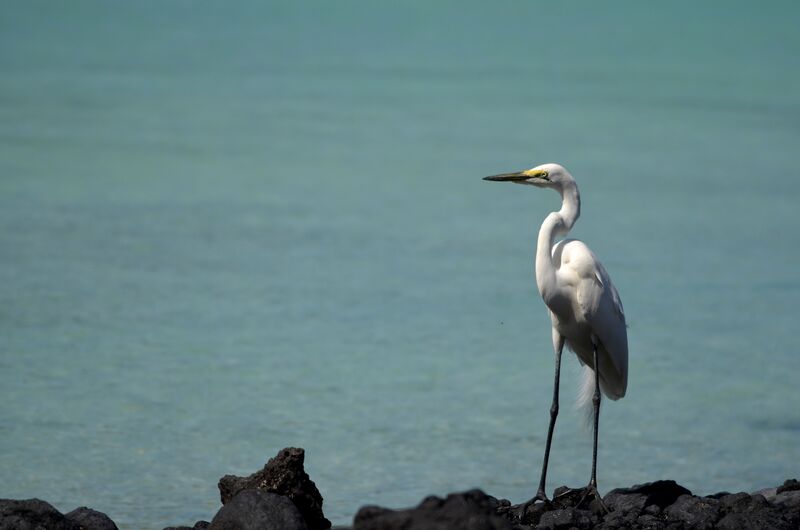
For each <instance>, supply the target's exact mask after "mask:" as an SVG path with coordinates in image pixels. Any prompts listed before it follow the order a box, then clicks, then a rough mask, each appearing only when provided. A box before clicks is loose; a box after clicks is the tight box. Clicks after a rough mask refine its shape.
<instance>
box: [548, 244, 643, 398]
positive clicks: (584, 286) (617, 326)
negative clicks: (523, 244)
mask: <svg viewBox="0 0 800 530" xmlns="http://www.w3.org/2000/svg"><path fill="white" fill-rule="evenodd" d="M553 263H554V265H555V267H556V280H557V290H556V293H550V296H547V295H546V293H542V296H543V298H544V301H545V303H546V304H547V306H548V307H549V308H550V310H551V313H552V316H553V325H554V326H555V327H556V329H557V330H558V331H559V333H561V334H562V335H563V336H564V337H565V338H566V340H567V344H568V345H569V347H570V348H571V349H572V350H573V351H574V352H575V353H576V354H577V355H578V358H579V359H580V360H581V362H582V363H583V364H586V365H588V366H592V365H593V359H592V355H593V348H592V335H594V337H596V340H597V341H598V342H599V344H598V357H599V361H598V362H599V365H600V388H601V390H602V391H603V393H604V394H605V395H607V396H608V397H609V398H611V399H619V398H621V397H623V396H624V395H625V392H626V390H627V386H628V333H627V326H626V324H625V312H624V310H623V308H622V301H621V300H620V297H619V293H618V292H617V289H616V288H615V287H614V284H613V283H612V282H611V277H610V276H609V275H608V272H607V271H606V269H605V267H604V266H603V264H602V263H601V262H600V260H599V259H598V258H597V256H595V254H594V253H593V252H592V251H591V249H589V247H588V246H586V245H585V244H584V243H583V242H582V241H579V240H576V239H566V240H563V241H560V242H558V243H557V244H555V245H554V246H553ZM548 298H550V300H548Z"/></svg>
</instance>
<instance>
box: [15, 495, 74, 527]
mask: <svg viewBox="0 0 800 530" xmlns="http://www.w3.org/2000/svg"><path fill="white" fill-rule="evenodd" d="M42 529H46V530H80V527H79V526H78V525H77V524H75V523H74V522H72V521H70V520H69V519H67V518H66V517H65V516H64V514H62V513H61V512H59V511H58V510H56V509H55V508H53V507H52V506H51V505H50V504H49V503H47V502H45V501H42V500H39V499H27V500H24V501H17V500H11V499H0V530H42Z"/></svg>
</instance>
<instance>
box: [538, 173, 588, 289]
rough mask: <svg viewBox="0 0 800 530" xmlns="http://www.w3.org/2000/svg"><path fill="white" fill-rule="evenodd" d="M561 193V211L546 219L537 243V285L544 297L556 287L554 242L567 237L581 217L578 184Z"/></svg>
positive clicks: (566, 188) (562, 190) (564, 189)
mask: <svg viewBox="0 0 800 530" xmlns="http://www.w3.org/2000/svg"><path fill="white" fill-rule="evenodd" d="M559 193H560V194H561V209H560V210H559V211H557V212H551V213H550V214H549V215H548V216H547V217H546V218H545V220H544V222H543V223H542V227H541V228H540V229H539V238H538V241H537V242H536V285H537V287H538V288H539V293H540V294H541V295H542V296H543V297H544V296H545V295H546V293H547V291H548V290H550V289H551V288H554V287H555V285H556V266H555V264H554V263H553V242H554V241H555V238H556V237H558V236H564V235H567V234H568V233H569V231H570V230H571V229H572V226H573V225H574V224H575V221H577V220H578V217H579V216H580V215H581V195H580V193H579V192H578V186H577V184H575V183H574V182H572V183H569V184H567V185H565V186H564V188H563V189H561V190H559Z"/></svg>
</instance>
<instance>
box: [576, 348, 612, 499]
mask: <svg viewBox="0 0 800 530" xmlns="http://www.w3.org/2000/svg"><path fill="white" fill-rule="evenodd" d="M592 349H593V361H594V395H592V404H593V405H594V433H593V434H594V443H593V444H592V478H590V479H589V485H588V486H586V490H585V493H584V494H583V498H582V499H581V501H580V502H579V503H578V505H579V506H580V505H581V504H583V501H584V500H586V498H587V497H589V496H590V495H592V496H594V498H595V499H597V501H598V502H599V503H600V507H601V508H602V509H603V510H604V511H606V512H608V508H606V506H605V504H603V498H602V497H600V493H599V492H598V491H597V431H598V428H599V426H600V366H599V362H598V359H597V344H592Z"/></svg>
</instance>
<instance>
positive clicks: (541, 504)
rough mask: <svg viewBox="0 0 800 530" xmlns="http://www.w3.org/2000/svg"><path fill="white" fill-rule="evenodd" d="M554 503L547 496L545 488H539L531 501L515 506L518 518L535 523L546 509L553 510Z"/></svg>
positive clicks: (524, 522)
mask: <svg viewBox="0 0 800 530" xmlns="http://www.w3.org/2000/svg"><path fill="white" fill-rule="evenodd" d="M552 507H553V503H551V502H550V499H548V498H547V494H545V492H544V490H539V491H538V492H537V493H536V495H535V496H534V497H533V498H532V499H531V500H529V501H526V502H523V503H522V504H518V505H517V506H514V507H513V510H514V513H515V514H516V517H517V519H518V520H519V521H520V522H521V523H523V524H529V525H535V524H537V523H538V522H539V518H540V517H541V516H542V514H543V513H544V512H546V511H549V510H551V509H552Z"/></svg>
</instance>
